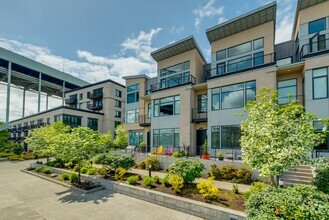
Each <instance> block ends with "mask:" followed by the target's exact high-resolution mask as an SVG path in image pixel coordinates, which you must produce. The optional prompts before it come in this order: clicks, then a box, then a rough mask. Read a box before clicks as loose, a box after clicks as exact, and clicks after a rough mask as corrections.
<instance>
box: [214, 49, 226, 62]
mask: <svg viewBox="0 0 329 220" xmlns="http://www.w3.org/2000/svg"><path fill="white" fill-rule="evenodd" d="M225 58H226V53H225V50H221V51H218V52H217V53H216V60H223V59H225Z"/></svg>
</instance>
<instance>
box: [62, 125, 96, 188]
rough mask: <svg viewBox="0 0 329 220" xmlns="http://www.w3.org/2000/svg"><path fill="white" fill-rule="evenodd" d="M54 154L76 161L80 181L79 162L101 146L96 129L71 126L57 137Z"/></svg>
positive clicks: (65, 159) (89, 156)
mask: <svg viewBox="0 0 329 220" xmlns="http://www.w3.org/2000/svg"><path fill="white" fill-rule="evenodd" d="M57 140H58V141H57V146H58V148H57V150H56V156H57V157H58V158H60V159H62V160H64V161H72V160H74V161H76V162H77V164H78V173H79V180H78V182H79V183H80V182H81V172H80V169H81V162H82V160H89V159H90V158H92V157H93V156H94V155H95V154H96V153H97V152H99V150H100V149H101V147H102V140H101V136H100V134H99V133H98V131H94V130H92V129H90V128H86V127H77V128H73V129H72V131H71V132H69V133H62V134H60V135H59V138H58V139H57Z"/></svg>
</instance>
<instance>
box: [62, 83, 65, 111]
mask: <svg viewBox="0 0 329 220" xmlns="http://www.w3.org/2000/svg"><path fill="white" fill-rule="evenodd" d="M64 105H65V81H63V88H62V106H64Z"/></svg>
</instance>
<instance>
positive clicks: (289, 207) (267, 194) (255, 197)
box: [246, 185, 329, 220]
mask: <svg viewBox="0 0 329 220" xmlns="http://www.w3.org/2000/svg"><path fill="white" fill-rule="evenodd" d="M246 207H247V210H246V212H247V218H248V219H250V220H253V219H313V220H320V219H321V220H322V219H328V216H329V195H327V194H325V193H323V192H320V191H318V190H316V189H314V188H312V187H310V186H305V185H296V186H290V187H284V188H280V187H268V188H267V189H266V190H265V191H262V192H259V193H253V194H252V195H251V196H250V198H249V200H248V201H247V204H246Z"/></svg>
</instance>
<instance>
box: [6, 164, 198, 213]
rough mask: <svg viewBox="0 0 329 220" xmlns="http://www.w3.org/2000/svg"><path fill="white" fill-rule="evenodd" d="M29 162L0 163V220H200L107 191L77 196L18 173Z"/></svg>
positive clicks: (61, 187)
mask: <svg viewBox="0 0 329 220" xmlns="http://www.w3.org/2000/svg"><path fill="white" fill-rule="evenodd" d="M32 162H33V161H22V162H15V163H12V162H8V161H1V162H0V220H2V219H6V220H7V219H9V220H11V219H15V220H30V219H33V220H35V219H60V220H66V219H69V220H71V219H79V220H80V219H82V220H84V219H120V220H125V219H137V220H138V219H141V220H147V219H150V220H151V219H152V220H153V219H177V220H178V219H199V218H197V217H194V216H191V215H187V214H185V213H181V212H178V211H175V210H171V209H168V208H165V207H161V206H158V205H155V204H151V203H148V202H145V201H141V200H138V199H135V198H131V197H128V196H125V195H122V194H119V193H113V192H111V191H109V190H101V191H98V192H95V193H92V194H87V195H82V194H80V193H76V192H74V191H71V190H69V189H67V188H65V187H63V186H60V185H57V184H54V183H51V182H48V181H46V180H43V179H40V178H38V177H35V176H32V175H29V174H26V173H23V172H21V171H20V170H21V169H24V168H26V167H27V166H28V164H29V163H32Z"/></svg>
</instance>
